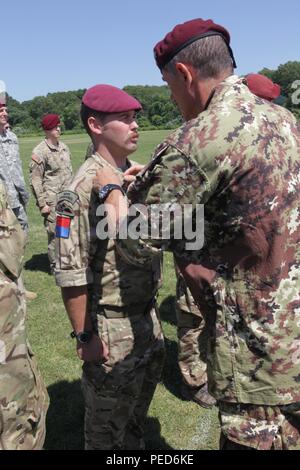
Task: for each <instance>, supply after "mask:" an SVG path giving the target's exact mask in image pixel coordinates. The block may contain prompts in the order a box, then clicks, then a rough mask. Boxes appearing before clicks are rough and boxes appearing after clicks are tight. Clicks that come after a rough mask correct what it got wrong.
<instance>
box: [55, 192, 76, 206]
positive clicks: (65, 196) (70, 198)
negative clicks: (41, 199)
mask: <svg viewBox="0 0 300 470" xmlns="http://www.w3.org/2000/svg"><path fill="white" fill-rule="evenodd" d="M78 199H79V196H78V194H77V193H74V191H69V190H66V191H61V192H60V193H58V195H57V200H58V201H60V200H65V201H67V202H69V203H70V204H72V206H74V204H75V203H76V202H77V201H78Z"/></svg>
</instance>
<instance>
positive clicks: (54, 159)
mask: <svg viewBox="0 0 300 470" xmlns="http://www.w3.org/2000/svg"><path fill="white" fill-rule="evenodd" d="M63 166H64V162H63V161H62V160H61V156H60V154H59V152H53V153H52V154H51V155H50V156H49V157H48V159H47V164H46V171H47V173H50V174H55V173H57V172H59V171H60V170H61V168H63Z"/></svg>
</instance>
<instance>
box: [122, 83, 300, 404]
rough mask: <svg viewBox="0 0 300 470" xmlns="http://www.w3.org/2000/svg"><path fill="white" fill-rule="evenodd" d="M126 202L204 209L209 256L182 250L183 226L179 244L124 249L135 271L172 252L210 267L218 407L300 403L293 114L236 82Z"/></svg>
mask: <svg viewBox="0 0 300 470" xmlns="http://www.w3.org/2000/svg"><path fill="white" fill-rule="evenodd" d="M129 196H130V199H131V201H132V203H146V204H148V205H153V204H165V205H166V206H167V207H169V208H171V206H172V204H174V203H176V204H180V205H181V206H183V205H184V204H193V206H194V207H195V204H196V203H200V204H204V213H205V237H204V238H205V241H204V246H203V248H202V249H199V250H193V251H187V250H186V249H185V244H186V240H184V239H182V240H174V236H172V230H173V225H174V224H173V225H172V224H171V240H167V239H161V240H157V239H156V240H154V239H152V240H146V239H144V240H141V239H140V240H139V242H136V241H135V240H130V239H127V240H120V241H119V242H118V243H119V245H120V249H122V250H124V252H126V256H127V257H129V256H131V259H132V261H133V262H136V263H137V262H138V260H139V257H141V256H142V257H143V256H144V264H145V263H146V261H147V259H148V257H150V253H151V251H152V250H153V249H155V251H157V249H160V248H161V247H163V248H166V249H170V250H172V251H173V252H174V253H175V254H177V256H184V257H185V258H186V259H187V260H188V261H190V262H192V263H197V264H199V265H201V270H202V272H203V285H204V286H205V287H204V288H203V292H199V297H200V298H202V299H203V300H202V302H201V305H200V307H201V311H202V312H203V313H205V314H206V316H207V317H208V316H209V317H210V318H212V319H213V320H214V326H213V328H212V330H211V334H210V340H209V351H208V358H207V365H208V376H209V384H210V391H211V392H212V394H213V395H214V396H215V398H217V399H219V400H223V401H225V402H226V401H227V402H232V403H234V402H239V403H252V404H262V405H263V404H266V405H285V404H289V403H293V402H299V401H300V243H299V241H300V133H299V127H298V126H297V123H296V121H295V119H294V117H293V116H292V114H290V113H289V112H288V111H287V110H286V109H284V108H281V107H278V106H276V105H274V104H272V103H269V102H266V101H264V100H262V99H260V98H257V97H256V96H254V95H253V94H251V93H250V91H249V90H248V88H247V86H246V85H245V84H244V81H243V79H240V78H239V77H236V76H231V77H229V78H227V79H226V80H224V81H223V82H222V83H220V84H219V85H218V86H217V87H216V89H215V90H214V93H213V95H212V96H211V99H210V101H209V103H208V105H207V109H206V110H205V111H203V112H202V113H201V114H200V115H199V116H198V117H197V118H195V119H193V120H190V121H188V122H186V123H185V124H183V125H182V126H181V127H180V128H179V129H178V130H176V131H175V132H173V133H172V134H171V135H170V136H169V137H168V138H167V139H166V140H165V142H164V143H163V144H162V145H161V146H160V147H159V148H158V149H157V151H156V153H155V155H154V159H153V160H152V162H151V163H150V164H149V166H148V168H146V169H145V170H144V172H143V173H142V174H141V175H140V176H139V177H138V178H137V180H136V183H135V185H134V186H133V188H132V190H131V193H130V195H129ZM151 223H152V222H151ZM199 289H200V288H199Z"/></svg>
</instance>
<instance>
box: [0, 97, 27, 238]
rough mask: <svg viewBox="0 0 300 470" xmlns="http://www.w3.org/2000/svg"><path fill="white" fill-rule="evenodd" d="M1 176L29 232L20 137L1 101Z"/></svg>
mask: <svg viewBox="0 0 300 470" xmlns="http://www.w3.org/2000/svg"><path fill="white" fill-rule="evenodd" d="M0 178H1V179H2V181H3V182H4V183H5V186H6V190H7V193H8V199H9V205H10V207H11V208H12V210H13V211H14V213H15V216H16V217H17V219H18V221H19V223H20V224H21V226H22V228H23V230H24V231H25V232H26V233H27V232H28V220H27V214H26V205H27V203H28V200H29V194H28V191H27V189H26V185H25V180H24V176H23V170H22V163H21V159H20V152H19V144H18V139H17V136H16V135H15V134H14V133H13V132H12V131H11V130H10V129H9V124H8V112H7V107H6V104H5V103H4V102H0Z"/></svg>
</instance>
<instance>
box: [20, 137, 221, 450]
mask: <svg viewBox="0 0 300 470" xmlns="http://www.w3.org/2000/svg"><path fill="white" fill-rule="evenodd" d="M168 132H169V131H147V132H141V137H140V145H139V149H138V150H137V152H136V153H135V154H134V155H133V156H132V158H133V159H134V160H136V161H138V162H143V163H144V162H147V161H148V160H149V158H150V155H151V153H152V152H153V150H154V147H155V145H156V144H158V143H159V142H161V141H162V139H163V138H164V136H166V135H167V134H168ZM40 140H41V138H40V137H39V138H33V137H30V138H29V137H28V138H22V139H20V148H21V156H22V160H23V167H24V174H25V178H26V181H27V183H28V165H29V161H30V157H31V151H32V149H33V147H34V146H35V145H36V144H37V143H38V142H39V141H40ZM62 140H63V141H64V142H65V143H66V144H67V145H68V146H69V147H70V150H71V153H72V157H73V168H74V169H75V170H76V169H77V168H78V167H79V165H80V164H81V162H82V161H83V159H84V156H85V150H86V148H87V145H88V143H89V138H88V136H86V135H71V136H70V135H69V136H65V138H64V137H63V139H62ZM29 223H30V236H29V242H28V245H27V249H26V261H25V270H24V278H25V284H26V288H27V289H28V290H33V291H35V292H37V294H38V298H37V299H36V300H34V301H31V302H28V308H27V324H28V333H29V337H30V341H31V344H32V347H33V349H34V351H35V353H36V355H37V357H38V362H39V366H40V369H41V372H42V374H43V377H44V380H45V382H46V384H47V387H48V392H49V395H50V400H51V404H50V408H49V412H48V418H47V438H46V443H45V448H46V449H81V448H83V403H82V397H81V392H80V375H81V363H80V361H79V360H78V359H77V356H76V353H75V345H74V342H73V341H72V340H71V338H70V335H69V334H70V331H71V326H70V324H69V321H68V319H67V314H66V313H65V310H64V306H63V303H62V300H61V296H60V290H59V289H58V288H57V287H56V286H55V282H54V279H53V277H52V276H50V275H49V274H48V259H47V254H46V253H47V237H46V233H45V231H44V227H43V224H42V219H41V217H40V215H39V213H38V209H37V207H36V206H35V203H34V200H33V197H31V200H30V203H29ZM164 280H165V281H164V286H163V288H162V289H161V291H160V296H159V303H160V309H161V316H162V320H163V328H164V333H165V336H166V348H167V356H166V362H165V369H164V373H163V378H162V381H161V383H160V384H159V385H158V387H157V390H156V393H155V396H154V399H153V402H152V404H151V408H150V412H149V417H148V419H147V426H146V436H147V446H148V448H150V449H155V450H159V449H188V450H192V449H216V448H217V447H218V435H219V431H218V424H217V412H216V409H213V410H212V411H210V410H209V411H206V410H204V409H202V408H200V407H199V406H198V405H196V404H194V403H192V402H187V401H183V400H182V399H181V398H180V374H179V370H178V367H177V343H176V327H175V321H176V319H175V312H174V307H173V305H174V293H175V275H174V272H173V262H172V258H171V256H170V255H166V256H165V261H164Z"/></svg>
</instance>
